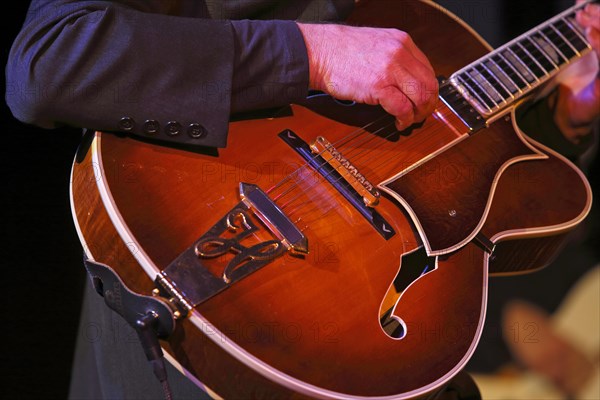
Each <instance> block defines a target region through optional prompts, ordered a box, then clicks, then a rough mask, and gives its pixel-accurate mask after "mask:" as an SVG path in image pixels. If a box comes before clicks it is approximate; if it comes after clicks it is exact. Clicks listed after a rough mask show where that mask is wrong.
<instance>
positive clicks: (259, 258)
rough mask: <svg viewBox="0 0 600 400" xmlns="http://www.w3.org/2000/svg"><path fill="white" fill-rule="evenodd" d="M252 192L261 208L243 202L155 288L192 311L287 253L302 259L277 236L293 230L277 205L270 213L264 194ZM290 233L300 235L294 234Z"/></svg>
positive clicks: (168, 270)
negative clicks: (186, 305) (181, 302)
mask: <svg viewBox="0 0 600 400" xmlns="http://www.w3.org/2000/svg"><path fill="white" fill-rule="evenodd" d="M250 186H252V187H251V189H252V191H256V195H255V196H256V198H255V200H256V201H257V202H258V200H260V201H261V202H262V203H261V204H260V205H259V206H255V204H254V203H253V202H250V201H248V199H247V198H244V200H243V201H241V202H240V203H238V204H237V205H236V206H235V207H234V208H233V209H232V210H231V211H229V212H228V213H227V214H226V215H225V216H224V217H223V218H221V219H220V220H219V221H218V222H217V223H216V224H215V225H214V226H213V227H212V228H210V229H209V230H208V231H207V232H206V233H205V234H204V235H202V236H201V237H200V238H199V239H198V240H197V241H196V242H195V243H194V244H192V245H191V246H190V247H188V248H187V249H186V250H185V251H184V252H183V253H181V254H180V255H179V256H178V257H177V258H176V259H175V260H174V261H173V262H172V263H171V264H169V266H168V267H167V268H165V269H164V270H163V271H161V273H160V274H159V275H158V277H157V278H156V284H157V285H158V287H159V289H160V291H161V292H163V294H167V295H168V296H169V297H175V298H180V299H181V300H182V301H183V302H185V303H187V304H189V305H190V306H191V307H194V306H196V305H198V304H200V303H202V302H203V301H205V300H207V299H209V298H210V297H212V296H214V295H215V294H217V293H219V292H220V291H222V290H224V289H226V288H227V287H229V286H230V285H232V284H234V283H235V282H237V281H238V280H240V279H242V278H244V277H246V276H248V275H249V274H251V273H253V272H255V271H256V270H258V269H259V268H262V267H264V266H265V265H267V264H268V263H270V262H271V261H273V260H274V259H276V258H279V257H281V256H282V255H284V254H285V253H286V252H287V251H288V250H290V251H291V252H292V253H294V254H298V253H299V251H298V248H296V249H294V247H293V245H290V243H289V242H290V241H289V240H288V237H287V236H286V233H285V232H284V233H282V232H278V231H276V230H277V228H278V227H280V226H283V227H285V228H286V229H291V227H289V226H288V225H287V222H289V220H288V219H287V217H286V216H285V215H283V213H282V212H281V210H279V208H277V206H276V205H275V204H274V203H271V204H269V207H267V205H266V204H265V202H266V201H270V199H268V197H267V196H266V194H264V192H262V191H261V190H260V189H259V188H258V187H255V186H253V185H250ZM245 189H248V187H245ZM244 194H246V195H247V194H248V191H246V192H244V191H243V190H242V197H245V196H244ZM259 195H260V196H259ZM267 212H268V213H267ZM273 220H275V221H276V223H275V224H274V225H270V224H267V223H265V221H273ZM292 231H293V232H292V233H296V230H292ZM297 232H299V231H297ZM300 235H301V234H300ZM259 238H262V239H259ZM265 239H266V240H265ZM294 239H295V241H294V242H295V243H301V244H302V246H298V247H299V248H300V249H302V250H304V249H306V251H307V250H308V247H307V246H308V243H307V240H306V238H305V237H304V236H303V235H301V237H300V238H297V237H294ZM294 250H295V251H294Z"/></svg>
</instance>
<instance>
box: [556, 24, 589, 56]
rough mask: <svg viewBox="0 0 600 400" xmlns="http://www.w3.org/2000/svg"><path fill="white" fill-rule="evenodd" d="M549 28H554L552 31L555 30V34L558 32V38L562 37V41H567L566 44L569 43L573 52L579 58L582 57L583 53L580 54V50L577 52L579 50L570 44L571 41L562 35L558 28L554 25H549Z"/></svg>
mask: <svg viewBox="0 0 600 400" xmlns="http://www.w3.org/2000/svg"><path fill="white" fill-rule="evenodd" d="M549 26H550V28H552V30H553V31H554V32H556V33H557V34H558V36H560V37H561V39H562V40H564V41H565V43H567V45H568V46H569V47H570V48H571V50H573V51H574V52H575V54H576V55H578V56H580V55H581V53H580V52H579V50H577V49H576V48H575V46H573V45H572V44H571V42H570V41H569V40H568V39H567V38H566V37H565V35H563V34H562V33H561V32H560V31H559V30H558V29H557V28H556V27H555V26H554V25H553V24H549Z"/></svg>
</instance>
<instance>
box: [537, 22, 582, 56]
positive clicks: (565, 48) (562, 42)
mask: <svg viewBox="0 0 600 400" xmlns="http://www.w3.org/2000/svg"><path fill="white" fill-rule="evenodd" d="M546 30H547V33H544V35H546V37H548V38H549V39H550V41H551V42H552V43H553V44H556V45H557V48H559V49H560V51H561V52H562V53H563V54H564V55H565V57H566V59H567V60H570V59H571V58H573V57H576V56H577V53H576V52H575V50H573V47H572V46H571V45H570V44H569V43H567V40H566V39H565V38H564V37H562V36H560V35H559V34H558V33H557V30H556V29H553V28H552V27H551V26H546V27H545V28H544V29H543V30H542V31H546ZM553 37H554V38H553Z"/></svg>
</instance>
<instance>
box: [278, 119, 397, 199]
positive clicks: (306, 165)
mask: <svg viewBox="0 0 600 400" xmlns="http://www.w3.org/2000/svg"><path fill="white" fill-rule="evenodd" d="M386 117H388V116H387V115H383V116H381V117H379V118H377V119H376V120H374V121H371V122H369V123H368V124H366V125H364V126H363V127H361V128H359V129H357V130H355V131H353V132H351V133H350V134H348V135H346V136H345V137H343V138H341V139H339V140H338V141H336V142H334V143H335V144H336V145H337V143H338V142H340V141H342V140H346V141H347V142H351V141H352V140H354V139H356V138H358V137H360V136H361V135H362V134H364V133H365V132H366V128H367V127H369V126H371V125H373V124H375V123H377V122H379V121H380V120H382V119H383V118H386ZM381 129H384V128H381ZM381 129H379V130H377V131H376V132H378V131H380V130H381ZM325 151H326V150H322V151H320V152H318V153H315V154H313V155H312V156H311V158H310V159H309V160H308V161H307V162H305V163H303V164H302V165H301V166H300V167H299V168H297V169H296V170H295V171H293V172H292V173H290V174H289V175H287V176H286V177H284V178H283V179H282V180H281V181H279V182H278V183H277V184H276V185H274V186H272V187H271V188H269V189H268V190H267V191H266V193H268V194H271V193H272V192H273V191H274V190H276V189H277V188H279V187H281V186H283V184H285V183H287V182H292V183H293V176H294V175H299V174H300V172H302V170H304V169H309V170H312V167H311V164H310V162H311V161H313V162H318V160H319V157H323V154H324V153H325ZM327 164H328V162H327V161H323V162H322V163H320V164H318V165H317V166H316V168H315V169H317V170H318V169H320V168H322V167H323V166H325V165H327ZM288 192H289V189H288V191H285V192H284V193H281V194H279V195H278V196H277V198H276V199H278V198H280V197H282V196H283V195H285V194H287V193H288Z"/></svg>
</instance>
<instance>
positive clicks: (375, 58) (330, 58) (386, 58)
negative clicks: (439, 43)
mask: <svg viewBox="0 0 600 400" xmlns="http://www.w3.org/2000/svg"><path fill="white" fill-rule="evenodd" d="M298 26H299V27H300V30H301V31H302V34H303V36H304V41H305V43H306V48H307V50H308V61H309V69H310V86H311V88H313V89H316V90H322V91H324V92H327V93H329V94H330V95H332V96H333V97H335V98H337V99H340V100H353V101H356V102H359V103H366V104H371V105H381V107H383V109H384V110H386V111H387V112H388V113H390V114H392V115H393V116H395V117H396V126H397V128H398V129H400V130H401V129H405V128H407V127H408V126H410V125H412V124H413V123H415V122H420V121H422V120H424V119H425V117H427V116H428V115H429V114H431V112H432V111H433V109H434V107H435V104H436V101H437V95H438V84H437V80H436V78H435V74H434V71H433V68H432V67H431V64H430V63H429V61H428V60H427V57H425V55H424V54H423V53H422V52H421V50H419V49H418V48H417V46H416V45H415V44H414V42H413V41H412V39H411V38H410V37H409V36H408V34H406V33H405V32H402V31H399V30H396V29H378V28H362V27H361V28H359V27H351V26H344V25H328V24H323V25H317V24H315V25H312V24H300V23H299V24H298Z"/></svg>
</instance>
